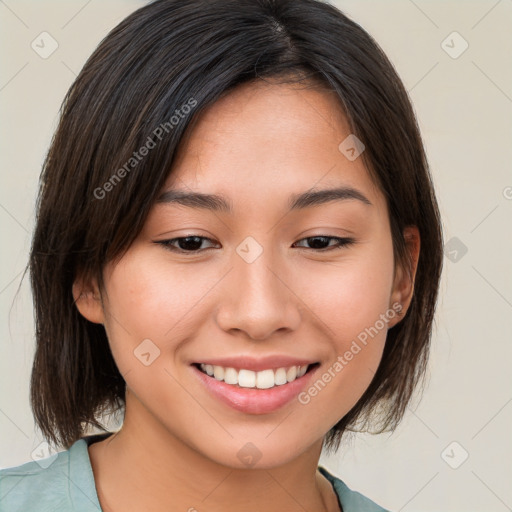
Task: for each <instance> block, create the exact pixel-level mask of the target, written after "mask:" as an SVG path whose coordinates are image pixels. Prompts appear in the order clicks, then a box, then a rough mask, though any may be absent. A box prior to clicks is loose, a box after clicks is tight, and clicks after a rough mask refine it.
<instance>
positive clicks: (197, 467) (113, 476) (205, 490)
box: [89, 393, 339, 512]
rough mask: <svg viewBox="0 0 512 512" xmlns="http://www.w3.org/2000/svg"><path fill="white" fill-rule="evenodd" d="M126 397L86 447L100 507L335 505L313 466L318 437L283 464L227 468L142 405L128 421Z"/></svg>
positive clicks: (252, 510) (332, 509) (248, 509)
mask: <svg viewBox="0 0 512 512" xmlns="http://www.w3.org/2000/svg"><path fill="white" fill-rule="evenodd" d="M128 396H129V394H128V393H127V403H126V413H125V419H124V423H123V427H122V428H121V430H120V431H119V432H118V433H116V434H114V435H112V436H110V437H108V438H107V439H105V440H104V441H100V442H97V443H94V444H93V445H91V446H90V447H89V456H90V459H91V465H92V468H93V473H94V477H95V482H96V488H97V491H98V497H99V500H100V504H101V507H102V509H103V511H104V512H117V511H121V510H123V511H127V510H152V511H156V512H157V511H165V512H172V511H187V512H196V511H200V510H208V511H209V512H217V511H218V512H220V511H222V512H231V511H235V510H236V511H239V510H244V511H245V512H256V511H258V510H265V511H266V512H282V510H287V511H297V512H298V511H300V512H303V511H304V510H315V511H327V512H337V511H339V505H338V501H337V497H336V495H335V493H334V490H333V488H332V486H331V484H330V482H328V481H327V480H326V479H325V477H324V476H323V475H321V474H320V473H319V472H318V470H317V467H318V461H319V458H320V453H321V448H322V439H319V441H318V442H317V443H315V445H313V446H312V447H310V448H309V449H308V450H306V451H305V452H303V453H301V454H299V455H298V456H297V457H296V458H294V459H292V460H290V461H289V462H287V463H285V464H281V465H276V466H272V467H267V468H257V467H248V468H234V467H229V466H226V465H223V464H220V463H218V462H216V461H214V460H211V459H210V458H207V457H205V456H204V454H202V453H199V452H198V451H196V450H195V449H194V447H193V446H189V445H187V444H186V443H184V442H183V441H182V440H180V439H178V438H177V437H176V436H173V435H172V433H170V432H169V431H168V430H166V429H164V427H163V426H162V425H161V424H160V423H159V422H157V421H156V420H155V419H154V418H153V421H150V420H151V418H148V417H144V415H143V416H142V417H141V411H139V410H138V411H137V415H136V416H137V421H133V419H134V417H135V415H133V414H132V411H133V409H132V407H130V406H131V405H132V404H133V405H135V403H134V399H133V398H130V399H129V398H128ZM130 396H131V395H130ZM141 419H142V420H143V421H141Z"/></svg>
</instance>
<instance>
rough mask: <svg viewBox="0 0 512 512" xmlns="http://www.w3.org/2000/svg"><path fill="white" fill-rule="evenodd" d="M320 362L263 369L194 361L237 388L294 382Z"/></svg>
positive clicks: (264, 387)
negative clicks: (257, 369) (231, 366)
mask: <svg viewBox="0 0 512 512" xmlns="http://www.w3.org/2000/svg"><path fill="white" fill-rule="evenodd" d="M319 365H320V363H314V364H309V365H304V366H289V367H282V368H276V369H268V370H262V371H258V372H256V371H252V370H246V369H236V368H225V367H222V366H214V365H210V364H202V363H194V364H193V366H195V367H196V368H197V369H198V370H199V371H200V372H202V373H204V374H205V375H207V376H208V377H210V378H212V379H216V380H218V381H223V382H224V383H225V384H229V385H232V386H234V387H237V388H254V389H270V388H274V387H277V386H283V385H285V384H289V383H290V382H294V381H295V380H297V379H300V378H301V377H303V376H304V375H305V374H306V373H309V372H310V371H312V370H313V369H315V368H316V367H317V366H319Z"/></svg>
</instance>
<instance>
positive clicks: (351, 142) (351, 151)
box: [338, 133, 365, 162]
mask: <svg viewBox="0 0 512 512" xmlns="http://www.w3.org/2000/svg"><path fill="white" fill-rule="evenodd" d="M338 149H339V150H340V152H341V153H343V154H344V155H345V157H346V158H347V159H348V160H350V161H351V162H353V161H354V160H355V159H356V158H358V157H359V155H361V153H362V152H363V151H364V150H365V145H364V144H363V143H362V142H361V140H360V139H358V138H357V137H356V136H355V135H354V134H353V133H351V134H350V135H349V136H348V137H347V138H346V139H345V140H344V141H343V142H342V143H341V144H340V145H339V146H338Z"/></svg>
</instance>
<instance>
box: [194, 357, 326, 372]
mask: <svg viewBox="0 0 512 512" xmlns="http://www.w3.org/2000/svg"><path fill="white" fill-rule="evenodd" d="M315 362H316V361H308V360H306V359H299V358H297V357H290V356H285V355H274V356H267V357H261V358H257V359H256V358H254V357H249V356H239V357H222V358H215V359H202V360H201V361H197V363H196V364H211V365H212V366H223V367H224V368H236V369H245V370H252V371H253V372H259V371H262V370H275V369H277V368H289V367H290V366H305V365H312V364H315Z"/></svg>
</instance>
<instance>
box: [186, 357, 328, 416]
mask: <svg viewBox="0 0 512 512" xmlns="http://www.w3.org/2000/svg"><path fill="white" fill-rule="evenodd" d="M318 368H319V365H316V366H315V367H314V368H312V369H311V370H309V371H308V372H306V373H305V374H304V375H303V376H302V377H299V378H298V379H295V380H294V381H293V382H288V383H287V384H283V385H281V386H274V387H273V388H269V389H258V388H241V387H238V386H234V385H232V384H226V383H225V382H224V381H222V380H217V379H216V378H214V377H210V376H209V375H207V374H206V373H203V372H202V371H201V370H199V368H197V367H196V366H194V365H192V369H193V370H194V373H195V374H196V375H197V376H198V377H199V379H200V380H201V382H202V383H203V384H204V385H205V386H206V387H207V389H208V390H209V391H210V392H211V393H212V394H213V395H214V396H215V397H217V398H218V399H219V400H221V401H222V402H224V403H225V404H227V405H229V406H230V407H232V408H233V409H236V410H238V411H241V412H244V413H246V414H267V413H271V412H273V411H276V410H277V409H279V408H280V407H283V406H284V405H286V404H287V403H288V402H290V401H291V400H293V399H294V398H295V397H296V396H297V395H298V394H299V393H300V392H301V391H302V390H303V389H304V388H305V387H306V386H307V385H308V383H309V381H310V380H311V378H312V376H313V374H315V372H316V371H317V370H318Z"/></svg>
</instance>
